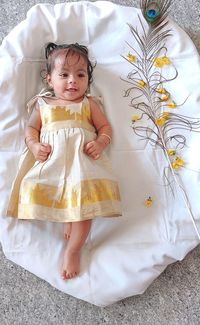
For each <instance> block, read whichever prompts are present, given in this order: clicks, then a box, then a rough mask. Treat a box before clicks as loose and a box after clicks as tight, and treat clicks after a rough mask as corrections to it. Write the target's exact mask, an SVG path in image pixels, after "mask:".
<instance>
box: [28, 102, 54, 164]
mask: <svg viewBox="0 0 200 325" xmlns="http://www.w3.org/2000/svg"><path fill="white" fill-rule="evenodd" d="M40 129H41V117H40V111H39V107H38V105H36V107H35V108H34V109H33V111H32V113H31V116H30V118H29V120H28V123H27V126H26V129H25V142H26V145H27V147H28V148H29V149H30V151H31V152H32V154H33V155H34V157H35V159H36V160H38V161H40V162H44V161H45V160H47V158H48V156H49V154H50V152H51V146H50V145H49V144H47V143H41V142H40Z"/></svg>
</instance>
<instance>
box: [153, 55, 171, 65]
mask: <svg viewBox="0 0 200 325" xmlns="http://www.w3.org/2000/svg"><path fill="white" fill-rule="evenodd" d="M153 64H154V65H155V67H157V68H162V67H163V66H164V65H169V64H170V60H169V59H168V57H167V56H162V57H157V58H155V59H154V62H153Z"/></svg>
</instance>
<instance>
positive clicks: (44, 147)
mask: <svg viewBox="0 0 200 325" xmlns="http://www.w3.org/2000/svg"><path fill="white" fill-rule="evenodd" d="M41 151H43V152H50V151H51V146H50V145H49V144H48V143H42V145H41Z"/></svg>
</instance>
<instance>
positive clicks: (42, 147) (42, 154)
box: [30, 142, 51, 162]
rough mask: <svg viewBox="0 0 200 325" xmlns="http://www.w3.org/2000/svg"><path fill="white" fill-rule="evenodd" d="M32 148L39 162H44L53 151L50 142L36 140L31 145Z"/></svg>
mask: <svg viewBox="0 0 200 325" xmlns="http://www.w3.org/2000/svg"><path fill="white" fill-rule="evenodd" d="M30 149H31V151H32V153H33V155H34V157H35V159H36V160H38V161H39V162H44V161H45V160H47V158H48V156H49V154H50V152H51V146H50V145H49V144H48V143H40V142H35V143H33V144H32V145H31V148H30Z"/></svg>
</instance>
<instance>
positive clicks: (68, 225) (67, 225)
mask: <svg viewBox="0 0 200 325" xmlns="http://www.w3.org/2000/svg"><path fill="white" fill-rule="evenodd" d="M71 230H72V223H71V222H65V223H64V238H65V239H67V240H68V239H69V238H70V234H71Z"/></svg>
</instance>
